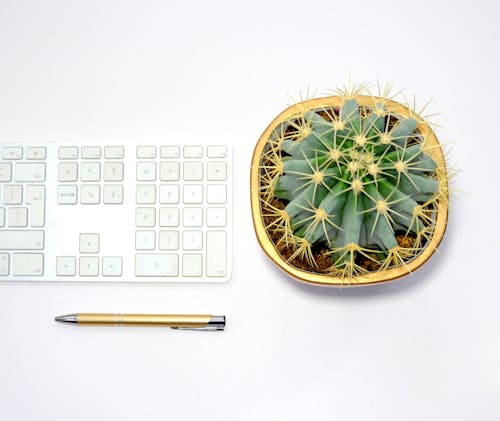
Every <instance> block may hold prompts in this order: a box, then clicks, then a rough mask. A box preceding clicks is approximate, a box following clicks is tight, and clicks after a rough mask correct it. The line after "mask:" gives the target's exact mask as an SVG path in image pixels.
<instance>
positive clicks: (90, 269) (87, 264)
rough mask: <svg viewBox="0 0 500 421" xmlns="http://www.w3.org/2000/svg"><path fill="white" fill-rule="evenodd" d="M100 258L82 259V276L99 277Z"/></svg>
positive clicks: (86, 257)
mask: <svg viewBox="0 0 500 421" xmlns="http://www.w3.org/2000/svg"><path fill="white" fill-rule="evenodd" d="M98 275H99V258H98V257H95V256H82V257H80V276H98Z"/></svg>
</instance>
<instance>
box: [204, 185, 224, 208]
mask: <svg viewBox="0 0 500 421" xmlns="http://www.w3.org/2000/svg"><path fill="white" fill-rule="evenodd" d="M207 203H210V204H223V203H226V185H225V184H209V185H208V186H207Z"/></svg>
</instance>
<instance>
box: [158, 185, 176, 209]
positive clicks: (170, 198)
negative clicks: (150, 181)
mask: <svg viewBox="0 0 500 421" xmlns="http://www.w3.org/2000/svg"><path fill="white" fill-rule="evenodd" d="M160 203H161V204H175V203H179V186H178V185H177V184H162V185H161V186H160Z"/></svg>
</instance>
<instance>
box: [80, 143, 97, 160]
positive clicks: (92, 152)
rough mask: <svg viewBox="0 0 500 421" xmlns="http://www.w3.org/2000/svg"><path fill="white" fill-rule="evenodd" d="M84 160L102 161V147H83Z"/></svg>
mask: <svg viewBox="0 0 500 421" xmlns="http://www.w3.org/2000/svg"><path fill="white" fill-rule="evenodd" d="M82 158H83V159H100V158H101V147H100V146H83V147H82Z"/></svg>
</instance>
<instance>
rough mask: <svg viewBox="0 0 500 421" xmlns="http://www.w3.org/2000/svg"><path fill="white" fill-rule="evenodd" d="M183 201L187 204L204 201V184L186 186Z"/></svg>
mask: <svg viewBox="0 0 500 421" xmlns="http://www.w3.org/2000/svg"><path fill="white" fill-rule="evenodd" d="M183 193H184V194H183V201H184V203H186V204H199V203H202V202H203V186H202V185H200V184H188V185H185V186H184V192H183Z"/></svg>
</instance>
